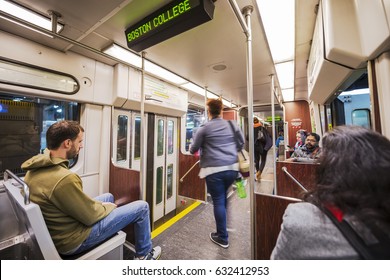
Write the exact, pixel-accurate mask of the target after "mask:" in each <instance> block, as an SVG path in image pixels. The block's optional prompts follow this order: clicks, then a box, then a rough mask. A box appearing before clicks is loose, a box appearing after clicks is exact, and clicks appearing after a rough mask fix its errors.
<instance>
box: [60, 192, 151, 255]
mask: <svg viewBox="0 0 390 280" xmlns="http://www.w3.org/2000/svg"><path fill="white" fill-rule="evenodd" d="M95 200H98V201H102V202H112V203H113V202H114V196H113V195H112V194H110V193H105V194H102V195H100V196H98V197H95ZM131 223H134V231H135V251H136V255H137V256H145V255H146V254H147V253H149V252H150V251H151V250H152V241H151V238H150V221H149V205H148V203H146V202H145V201H143V200H138V201H134V202H131V203H128V204H126V205H122V206H120V207H117V208H115V209H114V210H113V211H112V212H111V213H110V214H109V215H108V216H107V217H105V218H104V219H102V220H100V221H99V222H97V223H96V224H94V225H93V226H92V231H91V233H90V234H89V236H88V238H87V239H86V240H85V241H84V242H83V243H82V244H81V245H80V246H79V247H78V248H77V249H76V250H74V252H68V253H67V255H68V254H69V255H74V254H78V253H81V252H84V251H86V250H88V249H90V248H92V247H94V246H96V245H98V244H99V243H101V242H103V241H104V240H106V239H107V238H109V237H111V236H113V235H114V234H116V233H117V232H118V231H120V230H121V229H123V228H124V227H125V226H127V225H128V224H131Z"/></svg>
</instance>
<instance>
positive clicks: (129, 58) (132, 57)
mask: <svg viewBox="0 0 390 280" xmlns="http://www.w3.org/2000/svg"><path fill="white" fill-rule="evenodd" d="M103 52H104V53H106V54H108V55H111V56H113V57H116V58H117V59H119V60H122V61H123V62H125V63H129V64H131V65H133V66H135V67H138V68H141V67H142V58H141V57H140V56H139V55H136V54H134V53H132V52H130V51H128V50H126V49H124V48H122V47H120V46H118V45H116V44H112V45H111V46H109V47H108V48H106V49H105V50H103Z"/></svg>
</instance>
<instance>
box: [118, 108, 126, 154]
mask: <svg viewBox="0 0 390 280" xmlns="http://www.w3.org/2000/svg"><path fill="white" fill-rule="evenodd" d="M127 124H128V117H127V116H123V115H119V116H118V137H117V151H116V153H117V161H126V160H127Z"/></svg>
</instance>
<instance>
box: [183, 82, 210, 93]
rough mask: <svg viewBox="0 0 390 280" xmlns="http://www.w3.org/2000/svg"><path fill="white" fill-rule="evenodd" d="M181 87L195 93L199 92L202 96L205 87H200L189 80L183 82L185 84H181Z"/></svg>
mask: <svg viewBox="0 0 390 280" xmlns="http://www.w3.org/2000/svg"><path fill="white" fill-rule="evenodd" d="M180 86H181V87H183V88H185V89H188V90H190V91H193V92H195V93H197V94H200V95H202V96H204V93H205V89H204V88H202V87H200V86H197V85H195V84H193V83H191V82H188V83H185V84H182V85H180Z"/></svg>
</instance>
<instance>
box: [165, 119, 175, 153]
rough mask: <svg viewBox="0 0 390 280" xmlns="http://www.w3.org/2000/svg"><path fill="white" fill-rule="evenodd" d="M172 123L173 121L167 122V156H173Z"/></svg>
mask: <svg viewBox="0 0 390 280" xmlns="http://www.w3.org/2000/svg"><path fill="white" fill-rule="evenodd" d="M174 132H175V131H174V123H173V121H168V131H167V134H168V137H167V138H168V143H167V144H168V154H169V155H171V154H173V137H174Z"/></svg>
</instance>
